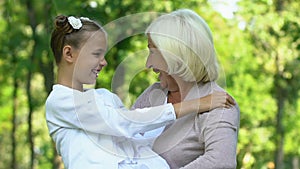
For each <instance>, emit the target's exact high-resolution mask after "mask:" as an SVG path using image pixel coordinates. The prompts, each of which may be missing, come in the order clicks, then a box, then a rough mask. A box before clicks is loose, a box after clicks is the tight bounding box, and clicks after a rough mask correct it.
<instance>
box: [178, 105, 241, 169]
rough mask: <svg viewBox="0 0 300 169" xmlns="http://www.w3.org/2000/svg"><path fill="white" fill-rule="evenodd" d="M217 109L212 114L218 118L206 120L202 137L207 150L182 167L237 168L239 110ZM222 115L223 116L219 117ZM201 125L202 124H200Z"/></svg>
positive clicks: (185, 168) (233, 108) (200, 168)
mask: <svg viewBox="0 0 300 169" xmlns="http://www.w3.org/2000/svg"><path fill="white" fill-rule="evenodd" d="M222 110H223V112H220V109H215V110H214V111H215V112H210V115H212V116H214V115H216V117H217V118H209V119H212V120H208V121H205V122H204V124H202V125H203V126H205V127H204V129H203V132H202V133H201V134H203V135H202V136H203V137H200V136H199V138H202V139H204V140H203V141H204V143H205V152H204V154H203V155H201V156H199V157H198V158H196V159H195V160H194V161H192V162H190V163H189V164H187V165H186V166H184V167H182V168H181V169H194V168H199V169H210V168H211V169H218V168H222V169H235V168H236V146H237V137H238V128H239V110H238V109H237V108H236V107H232V108H231V109H222ZM219 117H221V118H219ZM200 125H201V124H200Z"/></svg>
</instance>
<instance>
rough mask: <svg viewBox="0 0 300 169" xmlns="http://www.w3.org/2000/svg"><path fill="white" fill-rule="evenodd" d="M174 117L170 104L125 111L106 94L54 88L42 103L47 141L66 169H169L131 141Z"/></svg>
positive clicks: (171, 120)
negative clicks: (52, 143) (48, 135)
mask: <svg viewBox="0 0 300 169" xmlns="http://www.w3.org/2000/svg"><path fill="white" fill-rule="evenodd" d="M148 111H150V112H148ZM175 118H176V116H175V113H174V108H173V106H172V105H171V104H166V105H162V106H158V107H153V108H145V109H136V110H132V111H129V110H127V109H125V108H124V105H123V104H122V102H121V101H120V99H119V98H118V97H117V96H116V95H115V94H113V93H111V92H109V91H108V90H106V89H97V90H95V89H90V90H88V91H86V92H80V91H77V90H73V89H71V88H68V87H65V86H62V85H54V86H53V91H52V92H51V93H50V95H49V96H48V98H47V101H46V120H47V125H48V129H49V133H50V136H51V137H52V138H53V140H54V141H55V143H56V148H57V151H58V153H59V154H60V155H61V156H62V159H63V162H64V164H65V167H66V168H70V169H77V168H78V169H82V168H88V169H94V168H95V169H96V168H97V169H99V168H105V169H106V168H107V169H114V168H120V169H121V168H122V169H125V168H137V169H142V168H145V169H147V168H150V169H151V168H161V169H163V168H169V167H168V165H167V163H166V162H165V160H163V159H162V158H161V157H159V156H158V155H157V154H155V153H154V152H153V151H152V150H151V147H150V145H151V144H149V143H148V142H147V139H144V140H135V139H133V136H134V135H136V134H137V133H143V132H146V131H149V130H153V129H155V128H158V127H161V126H164V125H167V124H170V123H172V122H173V121H174V120H175ZM141 144H143V145H145V146H136V145H141ZM147 145H149V146H147Z"/></svg>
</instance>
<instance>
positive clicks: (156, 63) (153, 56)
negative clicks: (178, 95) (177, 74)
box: [146, 35, 179, 92]
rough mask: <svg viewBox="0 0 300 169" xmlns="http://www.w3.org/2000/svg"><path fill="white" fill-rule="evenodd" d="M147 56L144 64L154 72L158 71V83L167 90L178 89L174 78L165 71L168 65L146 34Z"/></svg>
mask: <svg viewBox="0 0 300 169" xmlns="http://www.w3.org/2000/svg"><path fill="white" fill-rule="evenodd" d="M148 48H149V56H148V58H147V62H146V66H147V67H148V68H152V69H153V71H154V72H156V73H159V80H160V85H161V87H162V88H167V89H168V91H171V92H173V91H179V87H178V85H177V83H176V81H175V79H174V78H173V77H172V76H171V75H169V74H168V73H167V70H168V65H167V63H166V61H165V60H164V58H163V56H162V54H161V52H160V51H159V50H158V49H157V47H156V46H155V45H154V43H153V42H152V40H151V37H150V36H149V35H148Z"/></svg>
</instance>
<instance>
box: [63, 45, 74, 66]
mask: <svg viewBox="0 0 300 169" xmlns="http://www.w3.org/2000/svg"><path fill="white" fill-rule="evenodd" d="M74 54H75V53H74V49H72V47H71V46H70V45H66V46H64V47H63V50H62V56H63V59H65V61H67V63H73V62H75V59H76V58H75V56H74Z"/></svg>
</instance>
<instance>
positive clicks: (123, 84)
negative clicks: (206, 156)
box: [0, 0, 300, 169]
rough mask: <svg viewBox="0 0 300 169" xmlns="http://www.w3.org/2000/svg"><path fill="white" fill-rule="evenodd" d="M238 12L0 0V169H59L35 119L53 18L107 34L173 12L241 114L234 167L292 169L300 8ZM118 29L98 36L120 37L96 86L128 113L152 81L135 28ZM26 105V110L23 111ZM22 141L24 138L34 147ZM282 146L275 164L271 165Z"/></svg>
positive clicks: (50, 71) (275, 0)
mask: <svg viewBox="0 0 300 169" xmlns="http://www.w3.org/2000/svg"><path fill="white" fill-rule="evenodd" d="M224 2H228V1H224ZM218 3H219V4H220V3H221V1H220V2H218ZM225 4H226V3H225ZM237 5H238V10H237V11H235V13H234V17H233V18H224V17H223V16H222V15H221V14H220V13H218V12H217V11H215V10H214V9H215V8H214V7H215V6H216V4H215V5H214V6H213V5H211V3H209V2H207V1H205V0H190V1H187V2H184V1H179V0H174V1H172V0H164V1H161V0H153V1H135V0H122V1H121V0H77V1H73V0H64V1H62V0H60V1H59V0H14V1H11V0H1V1H0V34H1V36H0V154H1V158H0V169H2V168H3V169H7V168H22V169H26V168H43V169H44V168H45V169H47V168H60V167H61V163H60V162H59V159H57V156H56V152H55V149H54V147H53V144H52V141H51V139H50V137H49V136H48V132H47V126H46V122H45V117H44V116H45V114H44V113H45V112H44V102H45V99H46V97H47V95H48V93H49V92H50V91H51V86H52V85H53V83H55V72H56V69H55V66H54V63H53V56H52V53H51V51H50V47H49V40H50V34H51V30H52V28H53V23H52V21H53V19H54V18H55V16H56V15H58V14H65V15H75V16H85V17H89V18H91V19H94V20H97V21H98V22H99V23H101V24H102V25H104V27H105V26H107V27H108V28H110V27H109V26H114V25H113V23H114V22H116V20H118V19H120V18H123V19H124V17H126V16H128V15H133V14H138V13H142V12H154V13H156V14H159V13H166V12H171V11H173V10H176V9H179V8H189V9H192V10H194V11H196V12H197V13H198V14H199V15H201V16H202V17H203V18H204V19H205V20H206V21H207V22H208V24H209V26H210V27H211V30H212V32H213V35H214V43H215V47H216V49H217V53H218V59H219V62H220V66H221V71H222V72H221V77H220V79H219V80H218V82H219V83H220V84H221V85H222V86H223V87H225V88H226V90H227V91H228V92H229V93H230V94H231V95H233V96H234V97H235V99H236V100H237V102H238V103H239V106H240V109H241V123H240V130H239V143H238V149H237V151H238V156H237V160H238V168H243V169H250V168H257V169H267V168H274V165H275V164H277V166H276V168H294V169H297V165H298V168H299V163H300V162H299V160H300V159H299V157H300V147H299V143H300V133H299V130H298V129H299V128H300V120H299V119H300V106H299V103H300V99H299V93H300V90H299V89H300V88H299V86H300V85H299V82H300V68H299V63H300V40H299V37H300V19H299V16H300V14H299V10H298V6H299V5H300V2H298V1H282V0H255V1H246V0H240V1H238V2H237ZM144 16H146V15H144ZM138 19H139V20H138V23H143V22H144V23H145V24H147V23H149V22H150V21H151V17H150V16H149V17H141V18H138ZM117 26H118V25H117ZM122 26H124V27H123V28H122V29H120V30H122V31H121V32H118V29H116V28H115V29H113V27H112V28H111V29H109V30H107V31H108V34H109V35H110V33H111V32H112V33H114V34H113V35H112V37H113V36H114V38H118V36H120V37H124V39H121V40H120V41H116V40H115V41H114V42H116V43H115V44H112V45H111V46H110V48H109V51H108V52H107V56H106V59H107V61H108V66H107V67H106V68H105V69H104V70H102V72H101V73H100V77H99V79H98V81H97V84H96V87H104V88H108V89H109V90H112V91H114V92H116V93H117V94H118V95H119V96H120V97H121V98H122V100H123V101H124V103H125V105H126V106H128V107H130V105H131V104H132V103H133V101H134V100H135V98H136V97H137V96H138V95H139V94H140V93H141V92H142V91H143V90H144V89H145V88H146V87H147V86H149V85H151V84H152V83H154V82H155V81H157V78H156V74H154V73H153V72H152V71H151V70H147V69H145V59H146V56H147V55H148V51H147V39H146V37H145V35H144V34H143V30H138V26H139V25H137V23H126V24H125V23H124V24H123V25H122ZM132 32H137V34H133V33H132ZM123 33H128V36H127V35H124V34H123ZM131 34H133V35H131ZM129 35H131V36H129ZM29 72H32V76H28V73H29ZM28 81H30V82H31V84H30V92H29V93H28V92H27V91H26V90H27V89H28V88H27V87H28V86H27V85H28ZM14 93H15V95H14ZM28 96H30V97H31V99H30V100H29V99H28V98H29V97H28ZM29 101H30V103H29ZM28 105H33V111H32V112H29V107H28ZM29 113H32V120H29V119H28V115H29ZM29 123H31V124H32V127H33V129H32V131H31V132H32V133H31V134H32V135H31V136H29V135H28V134H27V133H28V126H29ZM29 137H33V138H31V139H32V140H33V141H34V143H33V145H34V148H33V149H32V148H30V143H29V140H30V139H29ZM281 143H282V145H281ZM281 148H282V152H281V155H283V157H284V158H283V159H282V162H283V164H280V161H279V162H278V161H276V157H277V156H278V154H280V150H281ZM31 154H33V158H31ZM31 164H32V165H31Z"/></svg>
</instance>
